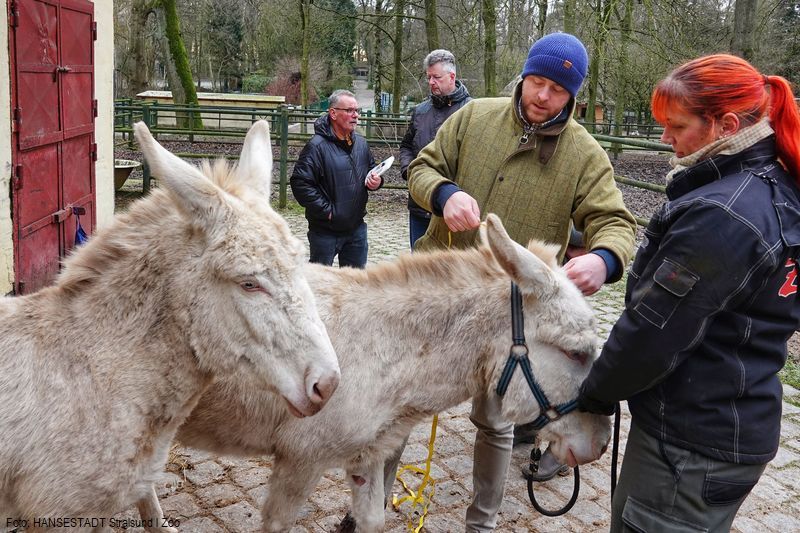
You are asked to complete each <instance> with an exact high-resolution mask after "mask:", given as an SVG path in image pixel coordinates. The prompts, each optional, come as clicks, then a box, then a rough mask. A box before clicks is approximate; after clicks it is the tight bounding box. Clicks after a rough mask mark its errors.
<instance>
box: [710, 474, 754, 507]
mask: <svg viewBox="0 0 800 533" xmlns="http://www.w3.org/2000/svg"><path fill="white" fill-rule="evenodd" d="M756 483H758V480H757V479H756V480H754V481H751V480H747V481H743V480H739V479H721V478H716V477H713V476H709V475H706V479H705V481H704V482H703V501H704V502H706V504H707V505H710V506H725V505H732V504H734V503H737V502H739V501H740V500H742V499H744V498H745V497H747V495H748V494H750V491H751V490H753V487H755V486H756Z"/></svg>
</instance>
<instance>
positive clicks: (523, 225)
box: [408, 33, 635, 532]
mask: <svg viewBox="0 0 800 533" xmlns="http://www.w3.org/2000/svg"><path fill="white" fill-rule="evenodd" d="M588 65H589V59H588V56H587V54H586V49H585V48H584V46H583V44H582V43H581V42H580V41H579V40H578V39H577V38H576V37H575V36H573V35H569V34H566V33H553V34H550V35H547V36H545V37H542V38H541V39H539V40H538V41H536V43H534V44H533V46H532V47H531V49H530V52H529V53H528V57H527V59H526V61H525V65H524V66H523V68H522V80H521V81H520V82H519V83H518V84H517V85H516V87H515V89H514V93H513V96H512V97H511V98H481V99H477V100H473V101H471V102H469V103H468V104H467V105H465V106H464V107H463V108H461V109H460V110H458V111H457V112H456V113H455V114H453V115H452V116H451V117H450V118H449V119H448V120H447V121H446V122H445V123H444V124H443V125H442V126H441V128H440V129H439V131H438V133H437V134H436V137H435V139H434V140H433V141H432V142H431V143H430V144H429V145H427V146H426V147H425V148H423V149H422V151H421V152H420V153H419V155H418V157H417V158H416V159H414V161H413V162H412V163H411V164H410V165H409V167H408V176H409V178H408V186H409V191H410V193H411V196H412V197H413V198H414V200H415V201H416V202H417V203H418V204H419V205H420V206H422V207H423V208H424V209H426V210H428V211H430V212H431V213H432V214H433V215H432V217H431V222H430V225H429V227H428V230H427V232H426V233H425V235H424V236H422V237H421V238H420V239H419V240H418V241H417V243H416V245H415V246H414V250H415V251H416V250H430V249H436V248H446V247H448V246H450V247H455V248H467V247H470V246H474V245H475V244H476V241H477V239H478V232H477V228H478V226H479V224H480V220H481V214H482V213H490V212H493V213H496V214H497V215H498V216H500V218H501V219H502V220H503V224H504V225H505V228H506V230H507V231H508V233H509V235H510V236H511V238H513V239H514V240H515V241H517V242H519V243H520V244H523V245H526V244H527V243H528V241H529V240H530V239H539V240H544V241H549V242H553V243H557V244H560V245H561V250H560V253H559V260H564V259H565V254H566V251H567V247H568V242H569V236H570V228H571V226H572V225H573V224H574V226H575V228H576V229H577V230H579V231H582V232H583V238H584V245H585V249H586V251H587V252H588V253H585V254H582V255H578V256H575V257H566V259H568V261H567V262H566V264H565V265H564V267H563V268H564V270H565V272H566V274H567V276H568V277H569V278H570V279H571V280H572V281H573V282H574V283H575V285H576V286H577V287H578V288H579V289H580V290H581V291H582V292H583V294H585V295H589V294H593V293H594V292H596V291H597V290H598V289H599V288H600V287H601V286H602V285H603V283H606V282H615V281H617V280H619V279H620V278H621V277H622V273H623V270H624V268H625V266H626V265H627V263H628V261H629V259H630V257H631V254H632V252H633V243H634V233H635V221H634V218H633V216H632V215H631V214H630V212H629V211H628V210H627V209H626V208H625V205H624V203H623V201H622V195H621V193H620V192H619V189H617V187H616V184H615V182H614V171H613V168H612V166H611V162H610V161H609V159H608V156H607V155H606V153H605V151H604V150H603V149H602V147H601V146H600V145H599V144H598V143H597V141H596V140H595V139H594V138H593V137H592V136H591V135H589V133H588V132H587V131H586V130H585V129H584V128H583V126H581V125H580V124H578V123H577V122H576V121H575V120H574V119H573V118H572V116H573V113H574V111H575V96H576V95H577V93H578V91H579V90H580V87H581V84H582V83H583V80H584V78H585V76H586V72H587V69H588ZM433 319H434V320H435V317H434V318H433ZM498 372H499V370H498ZM494 386H496V383H493V384H490V386H489V390H487V393H485V394H478V395H477V396H476V397H475V398H473V400H472V415H471V417H470V419H471V420H472V422H473V423H474V424H475V426H476V427H477V428H478V431H477V434H476V438H475V451H474V454H475V455H474V462H473V491H474V495H473V501H472V504H471V505H470V506H469V508H468V509H467V516H466V530H467V532H483V531H492V530H493V529H494V528H495V527H496V525H497V511H498V509H499V508H500V504H501V503H502V501H503V490H504V486H505V479H506V475H507V472H508V466H509V463H510V460H511V448H512V442H513V425H512V424H509V423H508V422H506V421H505V420H503V418H502V417H501V416H500V406H501V402H500V397H499V396H498V395H497V394H495V392H494ZM551 463H553V464H552V467H553V468H552V472H553V473H554V472H555V471H556V470H557V469H558V464H557V463H556V462H554V461H552V459H551Z"/></svg>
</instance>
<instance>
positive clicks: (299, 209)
mask: <svg viewBox="0 0 800 533" xmlns="http://www.w3.org/2000/svg"><path fill="white" fill-rule="evenodd" d="M272 207H273V208H274V209H275V210H276V211H277V212H279V213H280V212H286V211H289V212H291V213H297V214H298V215H304V214H305V212H306V210H305V208H304V207H303V206H301V205H300V204H298V203H297V201H296V200H287V201H286V208H285V209H279V208H278V202H277V201H276V202H273V204H272Z"/></svg>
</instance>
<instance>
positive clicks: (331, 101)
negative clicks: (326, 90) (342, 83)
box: [328, 89, 356, 107]
mask: <svg viewBox="0 0 800 533" xmlns="http://www.w3.org/2000/svg"><path fill="white" fill-rule="evenodd" d="M343 96H349V97H350V98H355V97H356V95H354V94H353V93H351V92H350V91H348V90H347V89H336V90H335V91H333V92H332V93H331V95H330V96H329V97H328V105H329V106H330V107H334V106H336V105H337V104H338V103H339V100H341V99H342V97H343Z"/></svg>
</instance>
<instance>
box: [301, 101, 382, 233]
mask: <svg viewBox="0 0 800 533" xmlns="http://www.w3.org/2000/svg"><path fill="white" fill-rule="evenodd" d="M351 140H352V145H349V146H348V144H347V141H343V140H340V139H338V138H337V137H336V134H334V132H333V129H332V127H331V123H330V120H329V118H328V115H324V116H321V117H319V118H318V119H317V120H316V121H315V122H314V136H313V137H311V140H309V141H308V143H307V144H306V145H305V147H304V148H303V151H302V152H300V156H299V157H298V159H297V163H296V164H295V165H294V171H293V172H292V177H291V179H290V184H291V186H292V193H293V194H294V197H295V199H296V200H297V202H298V203H299V204H300V205H302V206H303V207H305V208H306V219H308V228H309V229H311V230H315V231H322V232H325V233H348V232H350V231H353V230H354V229H355V228H357V227H358V226H360V225H361V223H362V222H363V221H364V215H366V214H367V196H368V194H367V187H366V185H364V179H365V178H366V177H367V173H368V172H369V171H370V169H371V168H372V167H374V166H375V159H374V158H373V157H372V154H371V153H370V151H369V146H368V145H367V141H366V140H365V139H364V137H362V136H361V135H358V134H357V133H356V132H353V134H352V137H351ZM381 185H383V183H382V182H381ZM329 215H331V218H330V220H329V219H328V216H329Z"/></svg>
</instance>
